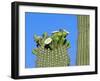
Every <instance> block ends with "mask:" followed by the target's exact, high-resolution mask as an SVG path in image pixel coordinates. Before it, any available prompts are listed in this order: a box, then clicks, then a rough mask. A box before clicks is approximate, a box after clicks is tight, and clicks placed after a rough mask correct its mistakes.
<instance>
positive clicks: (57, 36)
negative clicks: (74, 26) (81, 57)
mask: <svg viewBox="0 0 100 81" xmlns="http://www.w3.org/2000/svg"><path fill="white" fill-rule="evenodd" d="M67 35H68V32H67V31H65V30H62V29H60V30H59V31H56V32H53V33H52V35H51V36H48V35H47V33H44V34H43V37H42V38H41V37H38V36H36V35H35V36H34V39H35V41H36V43H37V45H38V47H37V48H36V49H33V54H36V56H37V61H36V67H59V66H68V65H69V64H70V58H69V56H68V52H67V49H68V48H69V47H70V43H69V41H68V40H67V39H66V36H67Z"/></svg>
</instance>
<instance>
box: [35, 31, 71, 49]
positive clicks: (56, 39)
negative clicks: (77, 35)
mask: <svg viewBox="0 0 100 81" xmlns="http://www.w3.org/2000/svg"><path fill="white" fill-rule="evenodd" d="M68 34H69V32H67V31H66V30H64V29H59V31H54V32H52V34H51V35H50V36H48V34H47V32H44V33H43V35H42V36H37V35H36V34H34V40H35V42H36V43H37V46H38V47H43V48H49V49H55V48H58V47H59V46H63V45H65V46H66V48H69V47H70V42H69V41H68V40H67V39H66V36H67V35H68Z"/></svg>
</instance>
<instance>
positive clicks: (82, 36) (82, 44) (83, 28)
mask: <svg viewBox="0 0 100 81" xmlns="http://www.w3.org/2000/svg"><path fill="white" fill-rule="evenodd" d="M77 18H78V31H79V32H78V35H79V36H78V50H77V60H76V64H77V65H89V64H90V62H89V60H90V58H89V57H90V55H89V40H90V39H89V29H90V25H89V22H90V21H89V16H88V15H87V16H86V15H78V17H77Z"/></svg>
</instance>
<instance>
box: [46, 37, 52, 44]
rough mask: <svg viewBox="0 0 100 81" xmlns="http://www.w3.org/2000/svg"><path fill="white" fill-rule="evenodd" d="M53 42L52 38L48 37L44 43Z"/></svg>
mask: <svg viewBox="0 0 100 81" xmlns="http://www.w3.org/2000/svg"><path fill="white" fill-rule="evenodd" d="M51 42H52V38H50V37H49V38H47V39H46V40H45V41H44V43H45V44H50V43H51Z"/></svg>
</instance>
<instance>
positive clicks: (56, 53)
mask: <svg viewBox="0 0 100 81" xmlns="http://www.w3.org/2000/svg"><path fill="white" fill-rule="evenodd" d="M37 57H38V58H37V61H36V62H37V65H36V67H60V66H68V65H69V56H68V54H67V50H66V47H65V46H61V47H59V48H56V49H53V50H50V49H45V48H42V47H40V48H38V54H37Z"/></svg>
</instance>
